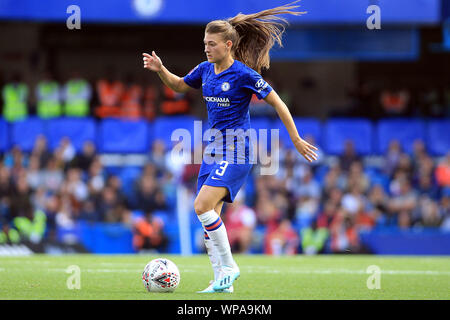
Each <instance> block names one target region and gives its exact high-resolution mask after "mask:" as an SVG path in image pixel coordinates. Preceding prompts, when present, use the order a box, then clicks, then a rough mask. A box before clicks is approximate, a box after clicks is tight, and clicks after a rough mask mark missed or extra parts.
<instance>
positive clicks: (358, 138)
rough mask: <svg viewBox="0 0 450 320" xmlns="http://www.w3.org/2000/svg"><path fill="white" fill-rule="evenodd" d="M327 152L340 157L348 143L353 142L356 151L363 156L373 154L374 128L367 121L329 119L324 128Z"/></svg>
mask: <svg viewBox="0 0 450 320" xmlns="http://www.w3.org/2000/svg"><path fill="white" fill-rule="evenodd" d="M323 139H324V141H323V142H324V143H323V144H324V148H325V152H327V153H329V154H333V155H340V154H342V153H343V151H344V146H345V143H346V141H348V140H351V141H353V144H354V147H355V150H356V152H357V153H359V154H361V155H368V154H371V153H373V148H372V145H373V127H372V123H371V122H370V121H369V120H367V119H347V118H342V119H337V118H336V119H329V120H328V121H327V123H326V125H325V127H324V138H323Z"/></svg>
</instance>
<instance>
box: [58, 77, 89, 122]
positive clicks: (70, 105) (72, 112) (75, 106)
mask: <svg viewBox="0 0 450 320" xmlns="http://www.w3.org/2000/svg"><path fill="white" fill-rule="evenodd" d="M91 96H92V89H91V85H90V84H89V82H88V81H86V80H84V79H81V78H79V77H73V78H72V79H70V80H69V81H67V82H66V84H65V85H64V88H63V97H64V115H66V116H68V117H86V116H88V115H89V102H90V100H91Z"/></svg>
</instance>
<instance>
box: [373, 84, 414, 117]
mask: <svg viewBox="0 0 450 320" xmlns="http://www.w3.org/2000/svg"><path fill="white" fill-rule="evenodd" d="M409 100H410V93H409V92H408V90H406V89H401V90H398V89H394V90H392V89H384V90H383V91H382V92H381V95H380V102H381V106H382V108H383V110H384V112H385V115H387V116H400V115H406V113H407V111H408V110H407V108H408V104H409Z"/></svg>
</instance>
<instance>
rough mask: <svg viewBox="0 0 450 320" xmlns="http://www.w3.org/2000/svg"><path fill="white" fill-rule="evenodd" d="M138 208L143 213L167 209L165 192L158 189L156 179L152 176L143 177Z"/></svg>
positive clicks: (139, 189)
mask: <svg viewBox="0 0 450 320" xmlns="http://www.w3.org/2000/svg"><path fill="white" fill-rule="evenodd" d="M137 206H138V210H140V211H142V212H154V211H156V210H163V209H164V208H165V207H166V200H165V197H164V194H163V192H162V191H161V190H160V189H159V188H158V186H157V181H156V178H155V177H154V176H152V175H149V174H147V175H143V176H142V177H141V180H140V183H139V185H138V190H137Z"/></svg>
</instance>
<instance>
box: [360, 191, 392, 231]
mask: <svg viewBox="0 0 450 320" xmlns="http://www.w3.org/2000/svg"><path fill="white" fill-rule="evenodd" d="M368 200H369V201H368V202H367V207H366V210H367V211H369V212H370V215H371V216H372V217H373V218H374V220H375V221H376V222H378V223H381V224H384V220H385V215H386V214H387V212H388V204H389V197H388V196H387V194H386V193H385V191H384V189H383V187H382V186H381V185H379V184H376V185H374V186H373V187H372V188H371V189H370V191H369V199H368Z"/></svg>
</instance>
